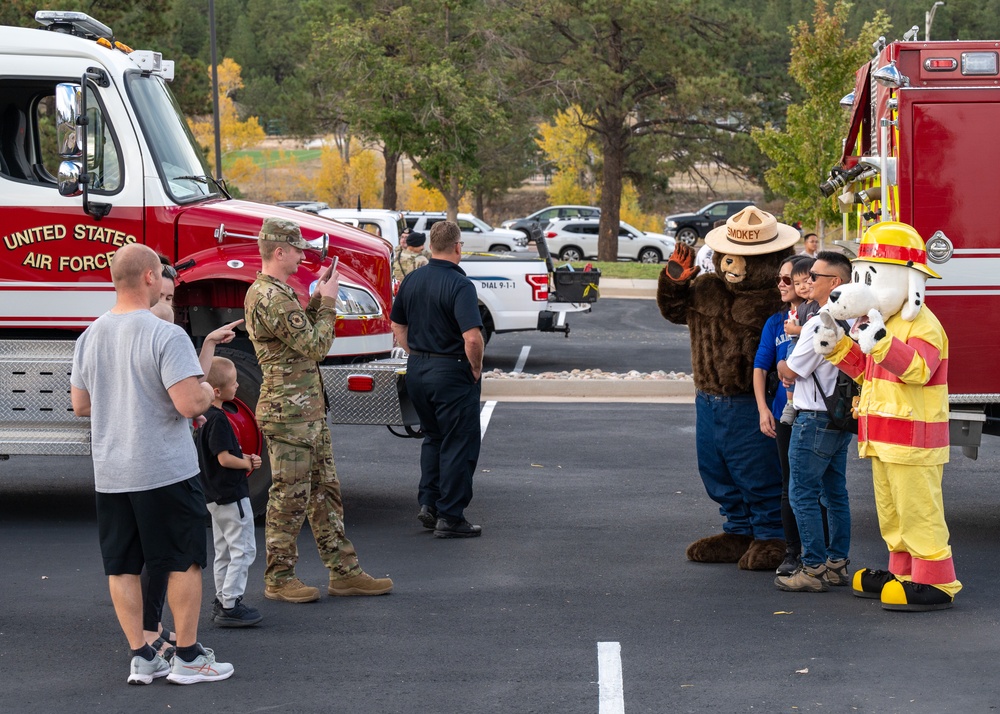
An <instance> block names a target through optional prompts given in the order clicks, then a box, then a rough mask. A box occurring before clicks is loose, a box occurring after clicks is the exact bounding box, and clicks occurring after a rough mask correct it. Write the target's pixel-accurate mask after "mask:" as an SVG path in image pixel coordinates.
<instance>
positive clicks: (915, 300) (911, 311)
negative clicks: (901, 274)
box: [899, 268, 927, 322]
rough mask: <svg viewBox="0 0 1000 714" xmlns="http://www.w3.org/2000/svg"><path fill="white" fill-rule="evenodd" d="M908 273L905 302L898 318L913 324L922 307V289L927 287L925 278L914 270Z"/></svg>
mask: <svg viewBox="0 0 1000 714" xmlns="http://www.w3.org/2000/svg"><path fill="white" fill-rule="evenodd" d="M908 272H909V275H908V276H907V277H908V278H909V287H908V289H907V291H906V302H905V303H904V304H903V309H902V310H900V311H899V316H900V317H901V318H903V319H904V320H906V321H907V322H913V321H914V320H915V319H917V313H918V312H920V308H921V307H923V305H924V287H925V286H926V285H927V276H926V275H925V274H924V273H923V272H921V271H919V270H917V269H916V268H910V270H909V271H908Z"/></svg>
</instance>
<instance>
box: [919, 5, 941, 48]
mask: <svg viewBox="0 0 1000 714" xmlns="http://www.w3.org/2000/svg"><path fill="white" fill-rule="evenodd" d="M939 5H944V1H943V0H937V2H936V3H934V4H933V5H931V9H930V10H928V11H927V12H925V13H924V42H927V41H928V40H930V39H931V25H932V24H933V23H934V13H935V12H937V9H938V6H939Z"/></svg>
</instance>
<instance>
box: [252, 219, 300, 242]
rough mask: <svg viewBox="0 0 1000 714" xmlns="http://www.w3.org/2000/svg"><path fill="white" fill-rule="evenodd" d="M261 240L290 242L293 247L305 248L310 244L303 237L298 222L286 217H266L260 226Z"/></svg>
mask: <svg viewBox="0 0 1000 714" xmlns="http://www.w3.org/2000/svg"><path fill="white" fill-rule="evenodd" d="M258 238H260V240H273V241H279V242H282V243H288V245H290V246H292V247H293V248H298V249H299V250H305V249H306V248H308V247H309V244H308V243H306V242H305V240H304V239H303V238H302V231H301V230H299V226H298V224H296V223H295V222H294V221H289V220H287V219H284V218H265V219H264V225H262V226H261V227H260V235H259V236H258Z"/></svg>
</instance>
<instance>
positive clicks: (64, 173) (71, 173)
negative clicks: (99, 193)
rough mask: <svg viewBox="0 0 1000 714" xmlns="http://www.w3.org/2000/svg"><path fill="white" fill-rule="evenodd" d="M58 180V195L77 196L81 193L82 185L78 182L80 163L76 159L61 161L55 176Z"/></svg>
mask: <svg viewBox="0 0 1000 714" xmlns="http://www.w3.org/2000/svg"><path fill="white" fill-rule="evenodd" d="M56 179H57V180H58V182H59V195H60V196H67V197H70V196H79V195H80V194H81V193H83V185H82V184H81V183H80V164H79V162H77V161H63V162H61V163H60V164H59V175H58V176H57V177H56Z"/></svg>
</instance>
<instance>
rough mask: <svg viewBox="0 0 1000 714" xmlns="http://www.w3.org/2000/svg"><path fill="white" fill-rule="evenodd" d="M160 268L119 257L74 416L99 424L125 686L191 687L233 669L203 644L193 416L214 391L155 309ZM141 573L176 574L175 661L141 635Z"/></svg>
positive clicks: (104, 523)
mask: <svg viewBox="0 0 1000 714" xmlns="http://www.w3.org/2000/svg"><path fill="white" fill-rule="evenodd" d="M161 269H162V267H161V264H160V260H159V258H158V257H157V255H156V253H154V252H153V251H152V250H151V249H149V248H147V247H146V246H142V245H138V244H130V245H127V246H125V247H123V248H121V249H120V250H118V252H117V253H116V254H115V258H114V261H113V262H112V265H111V278H112V280H113V281H114V284H115V293H116V302H115V305H114V307H112V308H111V311H110V312H107V313H105V314H104V315H102V316H101V317H99V318H98V319H97V320H95V321H94V323H93V324H92V325H91V326H90V327H88V328H87V329H86V330H85V331H84V333H83V334H82V335H81V336H80V338H79V339H78V340H77V344H76V351H75V353H74V355H73V371H72V373H71V376H70V396H71V399H72V403H73V411H74V413H75V414H76V415H77V416H89V417H91V441H92V451H93V457H94V481H95V488H96V491H97V521H98V529H99V532H100V542H101V555H102V557H103V558H104V572H105V574H106V575H107V576H108V587H109V589H110V591H111V600H112V602H113V603H114V606H115V613H116V614H117V616H118V622H119V624H120V625H121V628H122V630H123V631H124V633H125V636H126V638H127V639H128V642H129V647H130V649H131V650H132V653H131V654H132V661H131V664H130V670H129V677H128V682H129V683H130V684H149V683H150V682H152V681H153V680H154V679H156V678H159V677H167V678H168V680H170V681H172V682H175V683H177V684H193V683H195V682H206V681H215V680H220V679H227V678H228V677H230V676H231V675H232V673H233V666H232V665H231V664H228V663H225V662H216V661H215V656H214V654H213V653H212V651H211V650H206V649H205V648H203V647H202V646H201V645H200V644H199V643H198V615H199V613H200V611H201V569H202V568H204V567H205V566H206V564H207V553H206V541H205V521H204V519H205V515H206V514H207V509H206V507H205V497H204V494H203V493H202V490H201V486H200V485H199V483H198V456H197V451H196V450H195V447H194V442H193V441H192V439H191V434H190V431H189V429H188V420H190V419H192V418H194V417H197V416H199V415H201V414H202V413H204V412H205V411H206V410H207V409H208V407H209V405H211V403H212V398H213V396H214V392H213V390H212V388H211V387H210V386H209V385H208V384H207V383H202V382H201V376H202V370H201V367H200V365H199V363H198V358H197V355H196V354H195V351H194V347H193V346H192V345H191V342H190V340H188V338H187V335H186V334H185V333H184V331H183V330H181V329H180V328H179V327H177V326H175V325H170V324H167V323H166V322H164V321H162V320H160V319H159V318H157V317H155V316H154V315H153V314H152V313H151V312H150V311H149V308H150V307H151V306H152V305H154V304H156V303H157V302H158V301H159V299H160V283H161V278H160V273H161ZM144 565H145V567H146V568H147V570H148V571H149V572H150V573H151V574H153V573H164V572H166V573H169V579H168V583H167V592H168V597H169V599H170V607H171V610H172V611H173V615H174V629H175V630H176V632H177V651H176V654H175V655H174V658H173V660H172V661H171V663H170V664H167V662H166V661H165V660H164V659H163V658H162V657H161V656H160V655H159V654H157V653H156V652H155V651H154V650H153V649H152V647H150V646H149V645H148V644H146V640H145V638H144V637H143V631H142V608H141V603H142V590H141V586H140V583H139V573H140V571H141V570H142V568H143V566H144ZM137 604H138V606H137Z"/></svg>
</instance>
